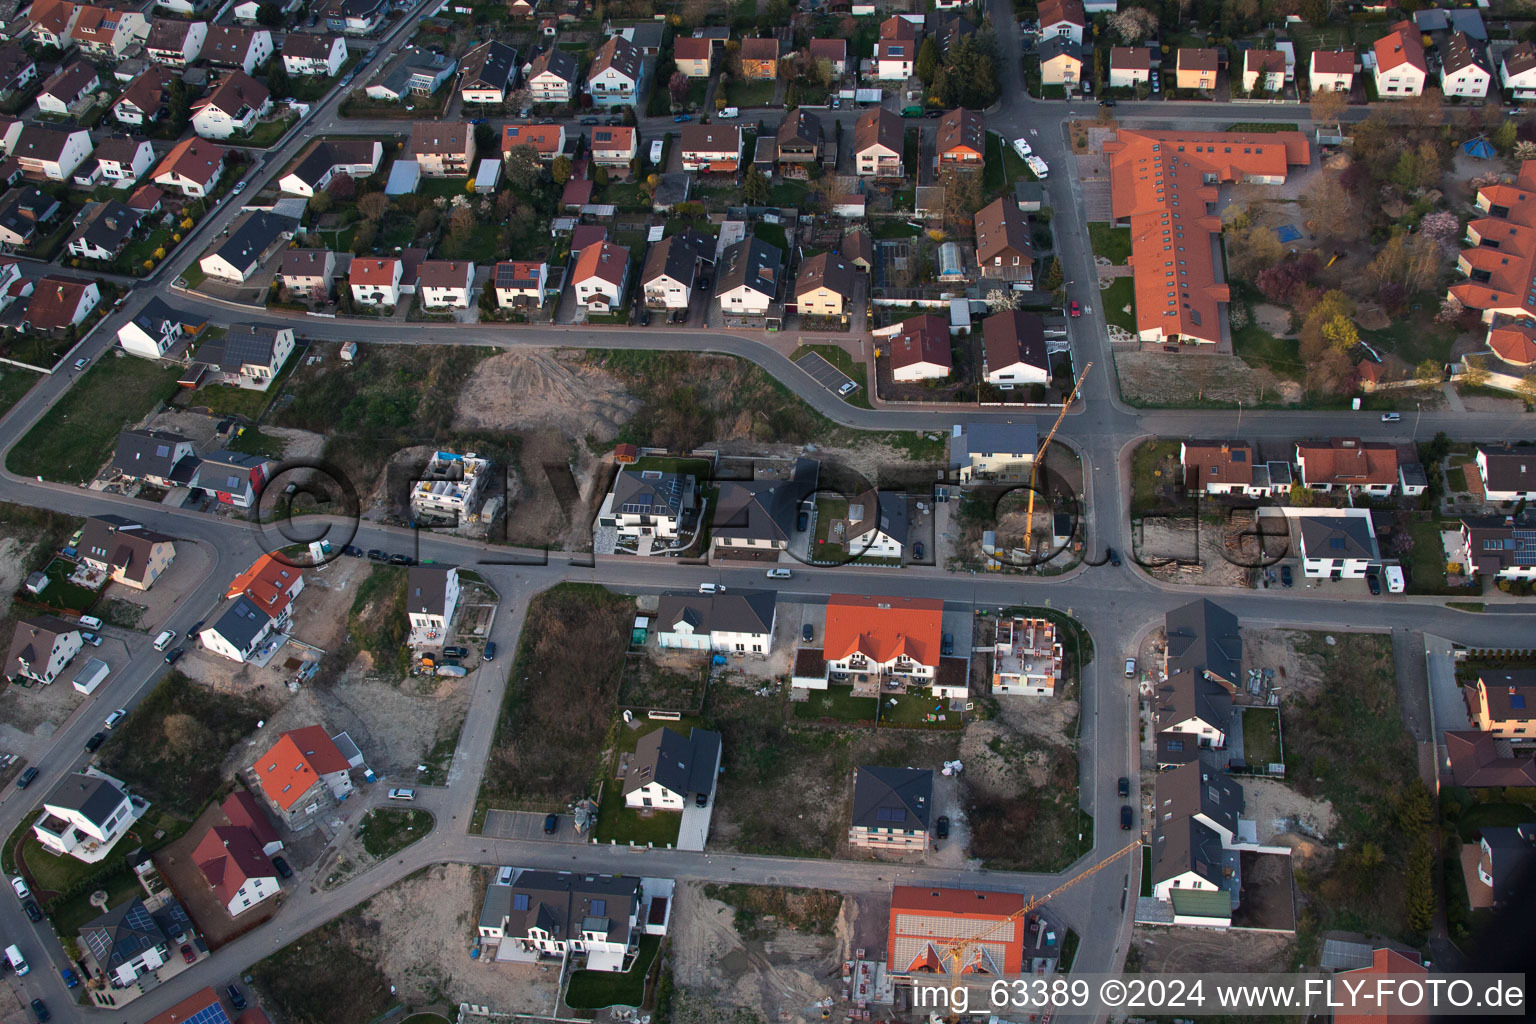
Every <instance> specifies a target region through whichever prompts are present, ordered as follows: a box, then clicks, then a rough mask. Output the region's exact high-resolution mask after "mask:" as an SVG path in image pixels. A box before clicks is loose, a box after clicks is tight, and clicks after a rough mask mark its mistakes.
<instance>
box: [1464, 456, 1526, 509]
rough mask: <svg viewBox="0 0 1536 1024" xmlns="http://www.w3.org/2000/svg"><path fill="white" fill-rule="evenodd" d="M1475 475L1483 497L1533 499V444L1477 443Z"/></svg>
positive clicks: (1509, 500) (1509, 501)
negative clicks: (1479, 483) (1505, 445)
mask: <svg viewBox="0 0 1536 1024" xmlns="http://www.w3.org/2000/svg"><path fill="white" fill-rule="evenodd" d="M1477 475H1478V477H1479V478H1480V479H1481V480H1482V482H1483V499H1484V500H1485V501H1489V502H1499V503H1502V504H1513V503H1514V502H1517V501H1527V502H1528V501H1536V448H1531V447H1519V448H1515V447H1497V446H1494V445H1479V446H1478V449H1477Z"/></svg>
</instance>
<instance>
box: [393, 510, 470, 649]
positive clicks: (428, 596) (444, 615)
mask: <svg viewBox="0 0 1536 1024" xmlns="http://www.w3.org/2000/svg"><path fill="white" fill-rule="evenodd" d="M459 482H460V483H462V482H463V481H459ZM412 497H413V504H412V511H413V512H414V511H415V507H416V506H415V502H414V497H415V496H414V495H413V496H412ZM423 512H425V513H428V514H442V513H448V514H453V513H454V512H458V513H460V514H462V510H461V509H450V508H448V507H445V506H444V505H443V504H437V503H434V504H431V505H429V506H423ZM460 592H461V587H460V583H459V570H458V568H457V567H455V566H441V565H413V566H411V568H410V571H409V572H407V573H406V578H405V613H406V616H407V618H408V619H409V621H410V624H411V644H412V645H413V646H417V647H427V646H432V647H436V646H441V645H442V643H443V642H444V641H445V640H447V639H448V629H449V627H450V626H452V625H453V616H454V613H455V612H456V611H458V608H459V595H460Z"/></svg>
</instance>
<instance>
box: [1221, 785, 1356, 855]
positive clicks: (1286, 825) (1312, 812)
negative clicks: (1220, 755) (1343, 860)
mask: <svg viewBox="0 0 1536 1024" xmlns="http://www.w3.org/2000/svg"><path fill="white" fill-rule="evenodd" d="M1242 784H1243V817H1245V818H1249V819H1251V820H1252V821H1253V822H1254V823H1255V824H1256V826H1257V827H1258V834H1259V842H1260V843H1271V842H1275V841H1278V839H1279V837H1281V836H1283V835H1284V834H1285V833H1287V832H1301V833H1302V834H1304V835H1308V836H1315V837H1317V838H1327V837H1328V836H1329V835H1330V834H1332V832H1333V828H1334V826H1335V825H1336V824H1338V820H1339V816H1338V814H1337V813H1336V812H1335V811H1334V809H1333V805H1332V804H1331V803H1329V802H1328V801H1327V800H1323V799H1309V798H1307V797H1304V796H1302V795H1301V794H1300V793H1297V792H1296V791H1295V790H1294V789H1292V788H1291V787H1290V786H1288V785H1286V784H1285V783H1284V782H1282V781H1280V780H1279V779H1260V778H1244V779H1242Z"/></svg>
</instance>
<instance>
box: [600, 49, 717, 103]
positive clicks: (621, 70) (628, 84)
mask: <svg viewBox="0 0 1536 1024" xmlns="http://www.w3.org/2000/svg"><path fill="white" fill-rule="evenodd" d="M642 62H643V58H642V57H641V54H640V50H639V48H638V47H636V46H635V44H634V43H631V42H630V41H629V40H628V39H625V38H624V37H623V36H611V37H610V38H609V39H608V41H607V42H606V43H604V44H603V45H602V46H601V47H599V48H598V51H597V56H596V57H594V58H593V59H592V66H591V67H589V68H588V69H587V95H589V96H591V97H592V103H593V105H594V106H598V107H616V106H619V105H621V104H626V103H627V104H631V105H633V104H634V103H636V102H638V99H639V89H640V77H641V70H640V67H641V63H642ZM743 63H745V62H743Z"/></svg>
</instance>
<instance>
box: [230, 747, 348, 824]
mask: <svg viewBox="0 0 1536 1024" xmlns="http://www.w3.org/2000/svg"><path fill="white" fill-rule="evenodd" d="M351 767H352V766H351V765H350V764H349V763H348V761H347V758H346V757H344V756H343V755H342V753H341V751H340V750H338V749H337V747H336V743H335V741H334V740H332V739H331V737H330V736H328V735H326V731H325V729H324V728H323V727H321V726H318V725H310V726H306V727H304V728H302V729H293V730H290V731H289V732H285V733H283V734H282V735H281V736H279V737H278V738H277V742H276V743H274V744H273V745H272V746H271V747H270V748H269V749H268V750H267V751H266V753H264V754H262V755H261V757H259V758H257V760H256V763H255V764H254V765H252V766H251V772H252V774H253V775H255V777H256V780H257V782H258V784H259V785H260V786H261V792H262V795H263V796H265V797H266V798H267V802H268V803H270V804H271V805H272V807H273V808H274V809H275V810H276V811H277V814H278V817H279V818H280V819H281V821H282V822H283V824H285V825H286V826H288V827H289V828H290V829H295V830H298V829H302V828H304V827H305V826H307V825H309V824H312V823H313V820H314V817H315V816H316V815H317V814H318V813H320V812H321V811H322V810H323V809H325V808H327V807H329V806H331V805H332V803H333V802H334V801H339V800H345V799H346V798H347V797H348V796H349V795H351V793H352V779H351V776H350V775H349V769H350V768H351Z"/></svg>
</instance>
